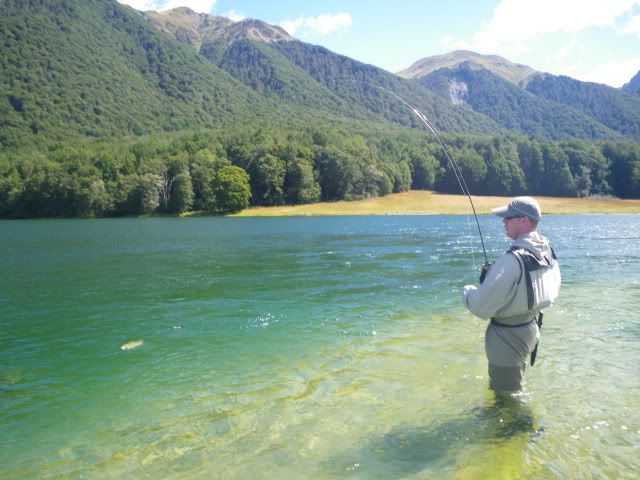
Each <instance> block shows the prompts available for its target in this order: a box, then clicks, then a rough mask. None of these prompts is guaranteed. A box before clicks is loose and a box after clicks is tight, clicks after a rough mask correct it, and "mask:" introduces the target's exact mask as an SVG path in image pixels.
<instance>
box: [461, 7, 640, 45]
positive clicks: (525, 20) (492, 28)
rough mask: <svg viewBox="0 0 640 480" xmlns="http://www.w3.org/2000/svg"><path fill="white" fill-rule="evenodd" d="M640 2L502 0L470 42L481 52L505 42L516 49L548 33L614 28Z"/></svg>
mask: <svg viewBox="0 0 640 480" xmlns="http://www.w3.org/2000/svg"><path fill="white" fill-rule="evenodd" d="M637 4H640V1H639V0H606V1H586V2H585V1H584V0H537V1H535V2H531V1H522V0H502V2H501V3H500V4H499V5H498V6H497V7H496V8H495V10H494V12H493V18H492V19H491V20H490V21H489V23H488V24H487V25H486V27H485V28H484V30H482V31H480V32H477V33H476V34H475V35H474V38H473V41H472V42H471V45H472V48H473V49H474V50H477V51H482V52H494V51H498V50H504V45H510V47H511V50H513V49H514V48H515V49H518V48H523V47H522V44H524V42H527V41H529V40H532V39H534V38H536V37H538V36H540V35H544V34H548V33H556V32H569V33H575V32H579V31H582V30H585V29H587V28H590V27H611V28H614V27H615V21H616V18H618V17H620V16H621V15H624V14H627V13H629V12H630V11H631V9H632V7H633V6H634V5H637Z"/></svg>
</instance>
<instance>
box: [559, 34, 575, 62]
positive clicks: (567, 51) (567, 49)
mask: <svg viewBox="0 0 640 480" xmlns="http://www.w3.org/2000/svg"><path fill="white" fill-rule="evenodd" d="M577 46H578V41H577V40H576V39H575V38H572V39H571V40H569V43H567V44H566V45H565V46H564V47H562V48H560V49H559V50H558V51H557V52H556V53H555V55H554V58H555V59H556V60H563V59H565V58H567V57H568V56H569V55H571V53H572V52H573V51H574V50H575V48H576V47H577Z"/></svg>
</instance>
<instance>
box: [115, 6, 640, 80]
mask: <svg viewBox="0 0 640 480" xmlns="http://www.w3.org/2000/svg"><path fill="white" fill-rule="evenodd" d="M119 1H120V2H121V3H126V4H128V5H131V6H132V7H133V8H136V9H138V10H158V11H161V10H166V9H169V8H174V7H177V6H186V7H190V8H191V9H192V10H195V11H197V12H204V13H209V14H212V15H221V16H225V17H229V18H231V19H234V20H239V19H242V18H257V19H259V20H263V21H265V22H268V23H271V24H274V25H280V26H282V27H283V28H285V29H286V30H287V31H288V32H289V33H290V34H291V35H292V36H294V37H295V38H297V39H298V40H301V41H303V42H308V43H312V44H316V45H322V46H324V47H326V48H328V49H330V50H332V51H333V52H336V53H340V54H342V55H347V56H349V57H351V58H353V59H355V60H359V61H361V62H365V63H370V64H373V65H376V66H378V67H381V68H384V69H385V70H388V71H391V72H397V71H399V70H402V69H404V68H407V67H409V66H410V65H411V64H412V63H414V62H415V61H417V60H419V59H421V58H424V57H428V56H432V55H440V54H444V53H447V52H449V51H451V50H456V49H467V50H473V51H475V52H478V53H483V54H496V55H500V56H502V57H504V58H506V59H507V60H509V61H512V62H515V63H522V64H525V65H529V66H530V67H532V68H534V69H536V70H540V71H543V72H549V73H553V74H555V75H568V76H570V77H573V78H576V79H578V80H583V81H591V82H598V83H604V84H607V85H611V86H613V87H621V86H622V85H623V84H624V83H626V82H628V81H629V80H630V79H631V77H632V76H633V75H635V74H636V73H637V72H638V71H639V70H640V0H473V1H472V0H448V1H447V0H441V1H432V0H421V1H420V0H396V1H393V2H387V1H378V2H374V1H371V0H342V1H339V0H323V1H314V0H306V1H298V2H295V1H287V0H119Z"/></svg>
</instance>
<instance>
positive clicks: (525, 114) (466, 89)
mask: <svg viewBox="0 0 640 480" xmlns="http://www.w3.org/2000/svg"><path fill="white" fill-rule="evenodd" d="M420 82H421V83H423V84H424V85H426V86H427V87H428V88H430V89H431V90H433V91H436V92H438V93H439V94H440V95H442V96H443V97H445V98H452V97H454V96H455V97H454V98H456V99H457V101H458V102H459V103H461V104H464V105H469V106H470V107H471V108H473V109H474V110H475V111H476V112H479V113H482V114H484V115H486V116H487V117H490V118H492V119H493V120H495V121H496V122H497V123H499V124H500V125H501V126H503V127H504V128H507V129H509V130H514V131H517V132H520V133H525V134H527V135H538V136H542V137H546V138H551V139H554V140H563V139H567V138H570V137H575V138H585V139H592V140H597V139H607V138H609V139H611V138H622V135H621V134H620V133H617V132H616V131H614V130H612V129H610V128H607V127H606V126H605V125H603V124H601V123H599V122H598V121H596V120H594V119H593V118H591V117H589V116H588V115H586V114H585V113H583V112H581V111H579V110H577V109H574V108H568V107H567V106H564V105H560V104H559V103H556V102H552V101H549V100H547V99H546V98H544V97H542V98H541V97H540V96H536V95H535V94H533V93H530V92H529V91H527V90H525V89H523V88H521V87H518V86H516V85H514V84H513V83H511V82H508V81H506V80H503V79H502V78H500V77H499V76H497V75H495V74H493V73H492V72H490V71H489V70H486V69H484V68H477V67H474V66H472V65H470V64H469V63H462V64H461V65H458V66H457V67H454V68H447V69H440V70H436V71H435V72H433V73H430V74H428V75H426V76H424V77H422V78H421V79H420ZM637 124H638V126H640V119H639V120H638V122H637ZM627 130H628V129H627Z"/></svg>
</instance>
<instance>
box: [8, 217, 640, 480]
mask: <svg viewBox="0 0 640 480" xmlns="http://www.w3.org/2000/svg"><path fill="white" fill-rule="evenodd" d="M469 222H470V219H469V218H467V217H464V216H433V217H432V216H417V217H414V216H402V217H341V218H322V217H320V218H255V219H251V218H191V219H178V218H171V219H145V220H139V219H122V220H93V221H92V220H71V221H24V222H0V232H1V233H0V267H1V270H0V271H1V272H2V276H1V278H0V322H1V323H0V324H1V326H2V329H1V330H0V424H1V425H2V429H1V431H0V477H1V478H17V479H23V478H24V479H26V478H86V479H93V478H101V479H102V478H154V479H155V478H168V479H193V478H225V479H227V478H230V479H235V478H237V479H245V478H247V479H249V478H265V479H268V478H313V479H332V478H362V479H369V478H452V479H453V478H456V479H467V478H469V479H470V478H523V479H525V478H526V479H548V478H612V479H613V478H616V479H618V478H637V472H638V471H640V461H639V460H638V454H637V452H638V447H639V445H640V397H639V396H638V392H639V391H640V372H639V370H638V365H639V364H640V313H639V311H640V247H639V246H638V245H639V242H640V216H638V215H608V216H603V215H580V216H549V217H547V218H545V219H544V225H543V228H542V231H543V233H545V234H548V235H549V236H550V237H551V238H552V240H553V244H554V246H555V249H556V252H557V253H558V255H559V257H560V259H561V262H562V263H561V265H562V273H563V282H564V283H563V289H562V292H561V298H560V301H559V302H558V304H557V305H556V306H555V307H554V308H553V309H551V310H549V311H548V312H547V315H546V316H545V326H544V329H543V340H542V344H541V347H540V348H541V350H540V353H539V357H538V362H537V363H536V366H535V367H534V368H532V369H530V370H529V372H528V376H527V379H528V385H527V391H526V394H525V395H524V396H523V397H521V398H519V399H516V400H512V401H507V402H504V401H502V400H501V399H496V398H495V397H494V396H493V394H492V393H491V392H490V391H489V390H488V389H487V378H486V360H485V357H484V351H483V337H484V329H485V322H484V321H482V320H479V319H475V318H473V317H471V316H470V315H469V314H468V313H467V312H465V311H464V309H463V308H462V306H461V304H460V289H461V287H462V286H463V285H464V284H466V283H473V282H475V281H476V277H477V271H476V269H474V265H475V267H477V266H478V264H479V263H481V260H482V259H481V256H480V254H479V253H478V249H479V245H478V242H477V238H476V231H475V229H474V228H475V227H474V225H473V224H470V223H469ZM481 222H482V224H483V231H484V233H485V236H486V238H485V241H486V243H487V246H488V248H489V250H490V255H491V256H496V255H498V254H499V253H500V252H501V251H503V250H504V249H505V248H506V247H507V241H506V239H505V237H504V234H503V231H502V227H501V225H500V223H499V221H497V219H495V218H491V217H481ZM138 339H142V340H144V345H143V346H141V347H140V348H138V349H135V350H132V351H126V352H125V351H122V350H120V345H122V344H123V343H125V342H127V341H131V340H138Z"/></svg>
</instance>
